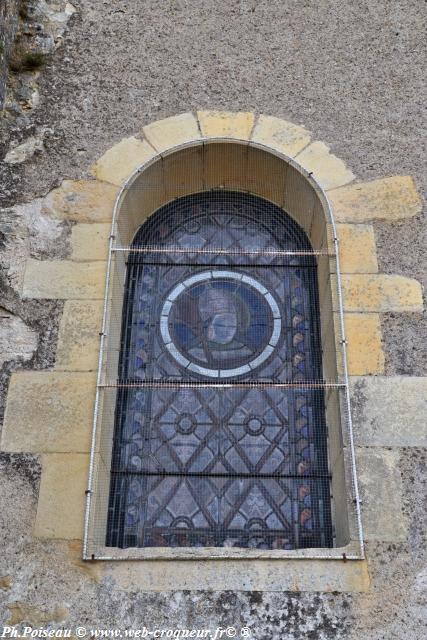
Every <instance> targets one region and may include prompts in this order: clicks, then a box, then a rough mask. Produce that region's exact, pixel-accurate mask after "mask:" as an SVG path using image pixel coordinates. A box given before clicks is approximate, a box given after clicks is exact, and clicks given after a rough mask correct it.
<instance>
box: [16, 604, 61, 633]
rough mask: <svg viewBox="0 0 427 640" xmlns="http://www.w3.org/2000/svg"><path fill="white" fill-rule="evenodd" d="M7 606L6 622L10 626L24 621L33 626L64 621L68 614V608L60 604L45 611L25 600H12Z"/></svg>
mask: <svg viewBox="0 0 427 640" xmlns="http://www.w3.org/2000/svg"><path fill="white" fill-rule="evenodd" d="M7 608H8V609H9V612H10V618H9V619H8V620H7V624H8V625H11V626H12V625H15V624H19V623H20V622H25V623H27V624H29V625H31V626H32V627H33V628H37V627H40V626H44V625H47V624H49V623H51V622H64V621H65V620H67V618H68V616H69V615H70V612H69V611H68V609H67V608H66V607H62V606H57V607H55V608H54V609H53V610H52V611H46V610H45V609H40V608H39V607H36V606H35V605H32V604H28V603H26V602H12V603H11V604H8V605H7Z"/></svg>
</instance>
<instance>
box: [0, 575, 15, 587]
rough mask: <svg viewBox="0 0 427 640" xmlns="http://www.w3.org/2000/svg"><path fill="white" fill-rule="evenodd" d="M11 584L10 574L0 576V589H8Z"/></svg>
mask: <svg viewBox="0 0 427 640" xmlns="http://www.w3.org/2000/svg"><path fill="white" fill-rule="evenodd" d="M12 584H13V578H12V576H0V589H3V590H4V591H8V590H9V589H10V588H11V586H12Z"/></svg>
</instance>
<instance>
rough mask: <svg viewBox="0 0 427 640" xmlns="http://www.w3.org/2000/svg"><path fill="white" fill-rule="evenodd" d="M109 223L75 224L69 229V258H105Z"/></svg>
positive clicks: (78, 260)
mask: <svg viewBox="0 0 427 640" xmlns="http://www.w3.org/2000/svg"><path fill="white" fill-rule="evenodd" d="M110 232H111V225H110V224H108V223H104V224H102V223H100V224H98V223H96V224H76V225H74V227H73V229H72V231H71V260H75V261H76V262H90V261H92V260H107V257H108V246H109V240H108V239H109V237H110Z"/></svg>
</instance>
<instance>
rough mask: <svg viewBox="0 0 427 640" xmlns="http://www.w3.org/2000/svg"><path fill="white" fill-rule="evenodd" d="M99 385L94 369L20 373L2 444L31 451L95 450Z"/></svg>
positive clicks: (8, 448)
mask: <svg viewBox="0 0 427 640" xmlns="http://www.w3.org/2000/svg"><path fill="white" fill-rule="evenodd" d="M95 389H96V377H95V374H94V373H69V372H61V371H55V372H51V371H30V372H27V371H20V372H18V373H14V374H13V375H12V378H11V381H10V385H9V393H8V398H7V405H6V413H5V418H4V425H3V430H2V437H1V444H2V449H3V450H4V451H14V452H21V451H22V452H30V453H43V452H64V451H65V452H68V451H76V452H85V451H89V448H90V438H91V428H92V417H93V405H94V401H95Z"/></svg>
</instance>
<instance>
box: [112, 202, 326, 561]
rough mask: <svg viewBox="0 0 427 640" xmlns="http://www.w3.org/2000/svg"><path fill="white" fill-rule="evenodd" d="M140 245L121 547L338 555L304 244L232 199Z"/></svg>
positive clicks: (116, 491)
mask: <svg viewBox="0 0 427 640" xmlns="http://www.w3.org/2000/svg"><path fill="white" fill-rule="evenodd" d="M133 247H134V251H132V250H131V251H130V253H129V258H128V266H127V283H126V292H127V295H126V300H125V305H124V311H123V325H122V349H121V358H120V364H119V370H118V391H117V403H116V415H115V435H114V446H113V456H112V467H111V473H112V481H111V492H110V509H109V523H108V533H107V545H110V546H120V547H135V546H136V547H144V546H174V547H177V546H178V547H179V546H198V547H205V546H223V547H254V548H260V549H295V548H305V547H316V546H319V547H322V546H331V544H332V535H331V516H330V489H329V485H330V478H329V473H328V460H327V436H326V425H325V415H324V414H325V410H324V390H323V389H322V388H321V385H319V386H316V385H315V384H314V385H313V384H312V383H313V382H316V381H320V380H321V370H322V368H321V349H320V341H319V313H318V300H317V276H316V260H315V257H314V255H313V254H312V253H310V245H309V243H308V240H307V238H306V236H305V234H304V233H303V231H302V230H301V229H300V228H299V227H298V226H297V224H296V223H295V222H294V221H293V220H292V219H291V218H290V217H289V216H287V215H286V213H284V212H283V211H282V210H280V209H279V208H278V207H276V206H275V205H272V204H271V203H268V202H266V201H264V200H261V199H259V198H256V197H254V196H249V195H247V194H239V193H231V192H224V191H221V192H211V193H203V194H197V195H195V196H190V197H186V198H181V199H179V200H177V201H175V202H173V203H171V204H170V205H167V206H165V207H163V208H162V209H160V210H159V211H158V212H157V213H155V214H154V215H153V216H152V217H151V218H150V219H149V220H148V221H147V222H146V223H145V224H144V225H143V226H142V227H141V229H140V231H139V232H138V234H137V236H136V238H135V241H134V245H133ZM143 247H150V248H151V249H150V251H149V252H146V253H145V252H144V251H143V250H141V248H143ZM153 247H154V250H153Z"/></svg>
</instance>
